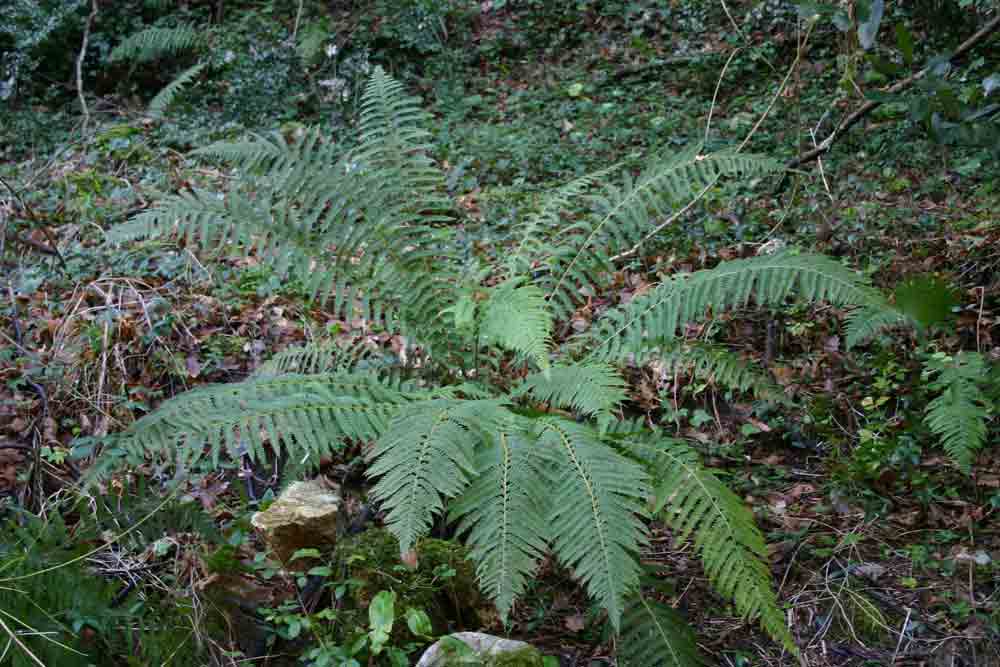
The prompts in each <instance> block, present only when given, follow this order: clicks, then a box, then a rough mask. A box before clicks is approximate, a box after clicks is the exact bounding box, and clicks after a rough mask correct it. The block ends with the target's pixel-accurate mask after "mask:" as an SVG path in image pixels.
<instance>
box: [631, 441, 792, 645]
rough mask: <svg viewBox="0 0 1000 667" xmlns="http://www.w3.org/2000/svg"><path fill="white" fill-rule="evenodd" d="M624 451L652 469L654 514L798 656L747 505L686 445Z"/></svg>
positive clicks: (723, 590) (637, 445) (723, 589)
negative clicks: (689, 541)
mask: <svg viewBox="0 0 1000 667" xmlns="http://www.w3.org/2000/svg"><path fill="white" fill-rule="evenodd" d="M624 447H625V449H626V451H629V452H631V453H632V454H633V455H634V456H636V457H637V458H638V459H639V460H641V461H643V462H644V463H646V464H647V465H648V466H649V469H650V472H651V474H652V476H653V479H655V480H656V481H655V484H656V509H655V511H654V514H656V515H657V516H659V517H660V518H662V519H663V521H664V522H665V523H666V524H667V525H668V526H670V528H671V530H673V532H674V535H675V537H676V539H677V540H678V541H686V540H691V542H693V543H694V546H695V548H696V549H697V551H698V555H699V556H700V557H701V561H702V563H703V565H704V567H705V573H706V574H707V575H708V578H709V581H710V582H711V583H712V586H713V588H715V590H717V591H718V592H719V593H720V594H722V595H724V596H725V597H727V598H729V599H731V600H732V601H733V603H734V605H735V607H736V609H737V611H739V613H740V614H742V615H743V616H744V617H745V618H748V619H752V618H759V620H760V624H761V626H762V627H763V628H764V630H765V631H766V632H767V633H768V634H769V635H770V636H771V637H772V638H773V639H775V640H776V641H778V642H780V643H781V644H782V645H784V646H785V648H787V649H788V650H789V651H791V652H793V653H797V652H798V649H797V648H796V646H795V643H794V641H793V640H792V636H791V634H790V633H789V631H788V628H787V627H786V625H785V618H784V614H783V613H782V612H781V609H780V608H779V607H778V602H777V598H776V596H775V594H774V591H773V589H772V588H771V573H770V571H769V570H768V567H767V563H766V558H767V546H766V544H765V542H764V536H763V535H762V534H761V533H760V531H759V530H758V529H757V527H756V525H754V520H753V515H752V514H751V512H750V510H748V509H747V508H746V506H745V505H744V504H743V501H741V500H740V499H739V498H738V497H737V496H736V494H734V493H733V492H732V491H730V490H729V488H727V487H726V485H725V484H723V483H722V482H720V481H719V479H718V478H717V477H715V475H713V474H712V473H711V472H710V471H709V470H707V469H706V468H704V467H703V466H702V465H701V461H700V459H699V457H698V454H697V452H695V451H694V450H693V449H691V447H689V446H688V445H686V444H684V443H683V442H680V441H677V440H671V439H666V438H664V439H660V440H658V441H653V442H649V441H644V440H641V439H638V440H629V441H626V442H625V444H624Z"/></svg>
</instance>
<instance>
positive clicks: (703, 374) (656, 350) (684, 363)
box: [636, 340, 788, 403]
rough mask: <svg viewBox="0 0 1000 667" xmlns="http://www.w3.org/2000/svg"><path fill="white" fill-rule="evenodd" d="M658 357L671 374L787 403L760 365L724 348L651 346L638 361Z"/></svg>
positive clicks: (688, 344)
mask: <svg viewBox="0 0 1000 667" xmlns="http://www.w3.org/2000/svg"><path fill="white" fill-rule="evenodd" d="M650 355H652V356H655V358H656V359H657V360H659V362H660V363H661V364H662V365H663V367H664V370H666V371H668V372H673V371H684V372H687V373H690V374H691V376H692V377H696V378H704V379H706V380H709V381H711V382H713V383H715V384H716V385H721V386H723V387H727V388H729V389H733V390H736V391H739V392H753V393H754V394H755V395H756V396H757V397H758V398H760V399H763V400H767V401H774V402H776V403H784V402H787V401H788V398H787V397H786V396H785V393H784V391H783V390H782V388H781V387H780V386H779V385H777V384H775V383H774V381H773V380H771V378H770V377H769V376H768V375H767V374H766V373H765V372H763V371H761V370H760V368H759V365H758V364H756V363H755V362H752V361H750V360H747V359H744V358H742V357H740V356H738V355H737V354H735V353H733V352H731V351H729V350H727V349H726V348H724V347H720V346H718V345H713V344H711V343H701V342H698V341H683V342H680V341H677V340H674V341H671V342H667V343H664V344H663V345H658V346H652V351H646V350H640V353H639V354H638V355H636V361H637V362H638V361H639V360H641V359H643V358H645V357H646V356H650Z"/></svg>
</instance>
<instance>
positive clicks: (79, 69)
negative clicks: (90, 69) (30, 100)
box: [76, 0, 97, 134]
mask: <svg viewBox="0 0 1000 667" xmlns="http://www.w3.org/2000/svg"><path fill="white" fill-rule="evenodd" d="M95 18H97V0H90V14H89V15H88V16H87V23H86V24H85V25H84V27H83V43H82V44H80V54H79V55H78V56H77V57H76V96H77V97H78V98H79V99H80V109H81V111H83V134H86V133H87V124H88V123H89V122H90V109H88V108H87V99H86V98H85V97H84V95H83V59H84V57H85V56H86V55H87V43H88V42H89V41H90V29H91V28H92V27H93V26H94V19H95Z"/></svg>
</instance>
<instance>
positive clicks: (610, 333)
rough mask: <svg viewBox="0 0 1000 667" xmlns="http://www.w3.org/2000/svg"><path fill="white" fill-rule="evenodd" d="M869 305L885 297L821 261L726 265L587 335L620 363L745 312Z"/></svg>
mask: <svg viewBox="0 0 1000 667" xmlns="http://www.w3.org/2000/svg"><path fill="white" fill-rule="evenodd" d="M793 296H794V297H796V298H797V299H799V300H801V301H806V302H818V301H827V302H829V303H833V304H836V305H845V306H849V305H867V304H870V303H872V302H873V301H874V300H878V299H881V297H880V296H879V295H878V294H877V293H876V292H874V291H873V290H872V288H870V287H869V286H868V285H867V283H866V282H865V281H864V280H863V279H862V278H861V277H860V276H859V275H858V274H857V273H855V272H854V271H852V270H850V269H848V268H846V267H844V266H842V265H841V264H839V263H838V262H836V261H834V260H831V259H829V258H827V257H823V256H821V255H807V254H802V255H797V254H792V253H783V254H778V255H770V256H761V257H754V258H751V259H743V260H733V261H729V262H724V263H722V264H720V265H719V266H717V267H715V268H714V269H707V270H704V271H697V272H695V273H692V274H687V275H679V276H675V277H673V278H670V279H669V280H667V281H665V282H663V283H661V284H660V285H658V286H656V287H655V288H653V289H652V290H650V291H649V292H647V293H646V294H643V295H642V296H639V297H636V298H635V299H633V300H632V301H630V302H629V303H628V304H627V305H625V306H622V307H619V308H616V309H614V310H612V311H610V312H609V313H607V314H606V315H605V316H604V317H603V318H601V320H600V321H599V322H598V326H596V327H594V329H593V331H592V332H588V333H587V334H586V335H587V337H588V338H589V340H591V341H592V343H591V344H592V345H593V349H594V351H593V353H592V356H593V357H595V358H598V359H615V358H620V357H622V356H624V355H626V354H629V353H636V352H638V351H641V350H642V349H643V348H645V347H647V345H648V343H647V341H650V340H653V341H660V340H662V341H671V340H673V339H674V338H676V337H677V335H678V332H679V331H680V330H681V329H682V327H683V326H684V325H686V324H688V323H694V322H700V321H704V320H705V319H707V318H708V317H709V309H711V312H712V314H714V315H718V314H719V313H721V312H724V311H726V310H731V309H734V308H739V307H742V306H745V305H747V304H748V303H749V301H750V300H751V297H752V298H753V300H754V301H755V302H756V303H757V304H758V305H759V306H777V305H781V304H783V303H784V302H785V301H786V300H787V299H788V298H790V297H793Z"/></svg>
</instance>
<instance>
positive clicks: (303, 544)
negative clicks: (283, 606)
mask: <svg viewBox="0 0 1000 667" xmlns="http://www.w3.org/2000/svg"><path fill="white" fill-rule="evenodd" d="M340 509H341V499H340V496H338V495H337V494H336V493H333V492H331V491H330V490H329V489H327V488H326V487H325V486H323V485H322V484H321V483H319V482H317V481H315V480H313V481H308V482H295V483H293V484H292V485H291V486H289V487H288V488H287V489H285V490H284V492H282V494H281V495H280V496H278V499H277V500H275V501H274V503H272V504H271V506H270V507H268V508H267V509H266V510H265V511H263V512H257V513H256V514H254V515H253V518H252V519H251V520H250V523H251V524H252V525H253V527H254V528H256V529H257V530H259V531H260V533H261V535H262V536H263V538H264V541H265V542H266V543H267V545H268V546H269V547H270V548H271V551H272V552H273V553H274V555H275V557H276V558H278V559H279V560H280V561H281V562H282V563H284V564H285V566H287V567H289V568H292V569H294V568H296V567H298V568H299V569H304V568H306V567H307V566H308V565H309V563H308V561H306V560H304V559H303V560H301V561H294V562H293V561H292V555H293V554H294V553H295V552H296V551H298V550H299V549H310V548H313V549H324V548H329V547H332V546H333V545H335V544H336V543H337V536H338V534H339V523H340V518H341V511H340Z"/></svg>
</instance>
